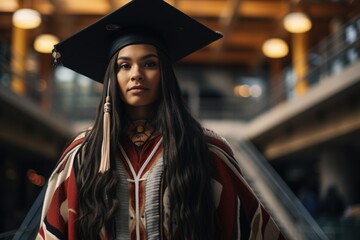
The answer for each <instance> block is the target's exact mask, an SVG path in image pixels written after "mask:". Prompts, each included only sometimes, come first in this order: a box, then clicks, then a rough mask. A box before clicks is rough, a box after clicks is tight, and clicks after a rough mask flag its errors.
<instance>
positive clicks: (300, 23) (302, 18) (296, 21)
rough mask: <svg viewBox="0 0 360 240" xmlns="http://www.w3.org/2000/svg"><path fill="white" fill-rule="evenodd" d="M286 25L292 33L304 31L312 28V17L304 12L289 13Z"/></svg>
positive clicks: (285, 20) (285, 19)
mask: <svg viewBox="0 0 360 240" xmlns="http://www.w3.org/2000/svg"><path fill="white" fill-rule="evenodd" d="M283 23H284V27H285V29H286V30H287V31H289V32H291V33H304V32H307V31H309V30H310V29H311V26H312V24H311V20H310V18H309V17H308V16H307V15H306V14H304V13H302V12H293V13H289V14H288V15H286V16H285V18H284V21H283Z"/></svg>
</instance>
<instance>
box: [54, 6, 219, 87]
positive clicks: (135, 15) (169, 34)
mask: <svg viewBox="0 0 360 240" xmlns="http://www.w3.org/2000/svg"><path fill="white" fill-rule="evenodd" d="M221 37H222V35H221V34H220V33H218V32H215V31H213V30H211V29H209V28H207V27H206V26H204V25H202V24H201V23H199V22H197V21H196V20H194V19H193V18H191V17H189V16H188V15H186V14H184V13H183V12H181V11H179V10H178V9H176V8H174V7H172V6H171V5H169V4H168V3H166V2H165V1H163V0H133V1H131V2H129V3H127V4H126V5H124V6H123V7H121V8H119V9H117V10H116V11H114V12H112V13H110V14H108V15H106V16H105V17H103V18H101V19H100V20H98V21H97V22H95V23H94V24H92V25H90V26H89V27H87V28H85V29H83V30H81V31H80V32H78V33H76V34H74V35H73V36H71V37H69V38H68V39H66V40H64V41H62V42H60V43H58V44H57V45H55V48H54V52H53V56H54V58H55V59H56V58H59V60H60V61H61V62H62V64H63V65H64V66H65V67H68V68H70V69H72V70H74V71H76V72H78V73H80V74H83V75H85V76H87V77H89V78H91V79H93V80H95V81H98V82H103V78H104V75H105V71H106V68H107V65H108V63H109V60H110V58H111V56H112V55H114V54H115V53H116V52H117V51H118V50H119V49H120V48H122V47H124V46H126V45H129V44H136V43H145V44H146V43H147V44H152V45H154V46H156V47H158V48H159V49H161V50H163V51H164V52H165V53H166V54H167V55H168V56H169V57H170V59H171V61H172V62H173V63H175V62H177V61H179V60H180V59H182V58H183V57H185V56H187V55H189V54H191V53H192V52H194V51H196V50H198V49H200V48H202V47H204V46H206V45H208V44H209V43H211V42H213V41H215V40H217V39H219V38H221Z"/></svg>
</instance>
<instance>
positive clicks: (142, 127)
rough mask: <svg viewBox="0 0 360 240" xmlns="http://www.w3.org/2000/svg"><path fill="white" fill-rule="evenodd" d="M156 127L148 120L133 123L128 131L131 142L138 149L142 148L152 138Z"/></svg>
mask: <svg viewBox="0 0 360 240" xmlns="http://www.w3.org/2000/svg"><path fill="white" fill-rule="evenodd" d="M153 132H154V127H153V126H152V125H151V124H150V123H149V122H148V121H146V120H137V121H133V122H131V124H130V126H129V130H128V134H129V137H130V139H131V141H132V142H133V143H134V144H135V146H137V147H142V146H143V145H144V143H145V142H146V141H147V140H148V139H149V138H150V137H151V135H152V134H153Z"/></svg>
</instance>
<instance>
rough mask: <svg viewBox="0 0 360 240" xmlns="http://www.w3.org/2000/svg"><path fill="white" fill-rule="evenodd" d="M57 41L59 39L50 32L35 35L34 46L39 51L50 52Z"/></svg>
mask: <svg viewBox="0 0 360 240" xmlns="http://www.w3.org/2000/svg"><path fill="white" fill-rule="evenodd" d="M58 42H59V39H58V38H57V37H56V36H54V35H51V34H41V35H39V36H37V37H36V39H35V42H34V48H35V50H36V51H38V52H40V53H51V51H52V50H53V49H54V45H55V44H57V43H58Z"/></svg>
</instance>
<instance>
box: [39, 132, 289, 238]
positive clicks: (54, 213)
mask: <svg viewBox="0 0 360 240" xmlns="http://www.w3.org/2000/svg"><path fill="white" fill-rule="evenodd" d="M205 134H206V136H207V139H208V145H209V150H210V152H211V153H212V156H213V161H214V165H215V169H216V172H215V174H214V176H212V178H213V179H212V186H213V194H214V202H215V204H216V207H217V212H218V217H219V220H218V222H219V223H221V226H220V230H219V232H217V233H216V236H219V239H269V240H272V239H284V236H283V235H282V233H281V232H280V231H279V229H278V227H277V225H276V224H275V223H274V221H273V219H272V218H271V217H270V215H269V213H268V212H267V211H266V210H265V208H264V207H263V206H262V204H261V203H260V202H259V201H258V199H257V198H256V197H255V195H254V194H253V192H252V190H251V188H250V187H249V185H248V184H247V183H246V181H245V180H244V178H243V176H242V174H241V171H240V169H239V166H238V164H237V162H236V160H235V159H234V157H233V153H232V151H231V149H230V147H229V145H228V144H227V142H226V141H225V140H224V139H223V138H222V137H220V136H218V135H216V134H215V133H213V132H211V131H209V130H205ZM83 138H84V135H80V136H79V137H77V138H76V139H75V140H74V141H73V142H72V143H71V144H70V145H69V147H68V148H67V149H66V150H65V151H64V153H63V155H62V157H61V159H60V161H59V163H58V165H57V167H56V168H55V170H54V172H53V174H52V175H51V177H50V179H49V183H48V189H47V192H46V196H45V199H44V206H43V211H42V218H41V223H40V229H39V233H38V235H37V238H36V239H69V240H74V239H76V229H75V228H76V217H77V189H76V181H75V179H76V178H75V171H74V161H75V159H76V153H77V151H78V149H79V147H80V145H81V143H82V141H83ZM161 139H162V138H161V136H160V137H157V138H154V140H153V142H150V143H149V145H148V151H149V153H148V154H144V157H145V158H146V159H147V158H148V156H149V155H150V154H151V151H152V150H153V149H152V148H155V146H158V149H157V150H156V151H154V154H153V155H152V156H151V159H149V160H148V161H149V162H148V164H149V166H147V167H146V168H145V170H144V174H143V176H144V179H145V178H146V177H148V175H150V173H148V172H149V171H150V170H151V169H152V168H153V167H154V166H156V165H159V163H158V161H160V160H159V159H161V160H162V144H161V143H159V142H160V141H161ZM129 146H130V145H127V144H126V143H125V144H122V149H123V150H124V153H125V155H127V156H128V157H129V156H130V158H131V156H132V154H131V150H129ZM120 159H122V160H121V161H122V166H125V167H124V169H125V170H126V171H124V172H123V175H124V177H125V178H127V179H128V180H129V179H130V180H129V181H130V182H129V183H125V184H124V186H125V187H126V186H129V187H128V191H129V195H128V196H131V195H132V192H133V191H134V189H135V188H134V186H133V185H132V184H131V181H132V180H131V170H130V168H129V166H128V165H126V164H125V162H126V159H125V157H124V155H122V157H120ZM129 161H130V162H131V159H129ZM131 164H132V165H134V163H133V162H131ZM161 166H162V165H161ZM117 167H118V166H117ZM133 167H134V169H135V173H136V172H138V171H139V170H140V168H141V164H140V165H139V166H133ZM154 181H155V182H156V180H154ZM141 184H142V189H143V190H144V188H145V185H146V183H145V181H144V183H141V182H140V185H141ZM140 185H139V188H140V189H141V186H140ZM158 188H159V189H160V188H161V187H160V186H159V187H158ZM147 191H149V190H147ZM161 194H162V198H163V199H162V201H161V202H163V206H162V208H163V209H162V211H163V212H166V206H165V205H166V204H165V202H166V201H164V199H165V198H166V193H161ZM140 195H141V199H142V204H140V206H139V209H140V210H139V212H140V215H141V216H140V215H139V216H140V217H142V218H144V212H145V213H146V214H145V215H146V217H148V216H149V218H150V215H151V214H152V213H151V212H154V209H156V208H154V207H152V204H153V203H151V204H150V205H151V207H147V208H148V209H146V206H145V205H146V204H147V203H146V201H148V202H149V201H150V202H151V200H147V199H145V198H146V196H145V194H142V193H140ZM159 202H160V200H159ZM157 204H158V205H159V203H157ZM148 205H149V204H148ZM124 207H125V208H128V209H127V210H128V212H129V214H128V215H126V216H125V218H127V219H129V220H128V222H126V224H125V225H126V226H125V228H128V229H126V231H128V233H127V234H126V235H127V239H146V238H147V239H167V238H166V233H165V234H164V232H166V229H164V228H165V227H164V228H163V226H165V225H166V224H164V223H156V224H153V225H155V226H156V227H155V230H154V227H153V226H149V225H152V224H151V222H152V221H151V219H147V220H144V221H140V222H141V223H144V224H143V225H141V226H140V225H139V226H140V227H139V228H138V236H137V234H136V227H134V226H135V225H134V224H131V220H130V219H131V218H134V217H136V214H135V213H134V212H136V211H135V210H136V209H135V208H136V206H135V203H134V201H133V200H132V199H131V197H129V199H127V202H126V204H125V205H123V208H124ZM134 209H135V210H134ZM126 214H127V213H126ZM163 214H164V213H163ZM155 215H156V214H155ZM155 219H156V218H155ZM160 219H163V220H164V221H165V217H164V216H163V217H162V218H160ZM125 221H127V220H126V219H125ZM162 225H163V226H162ZM117 227H119V228H121V224H120V225H119V226H117ZM161 229H162V230H161ZM150 231H155V234H150ZM156 231H158V232H160V231H163V232H162V233H157V232H156ZM99 237H100V239H108V238H107V236H106V232H105V231H104V229H103V231H102V232H101V233H100V236H99ZM119 239H122V238H119Z"/></svg>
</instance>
